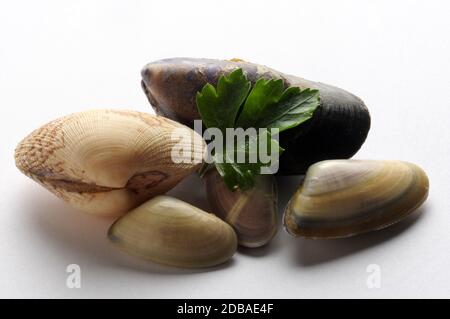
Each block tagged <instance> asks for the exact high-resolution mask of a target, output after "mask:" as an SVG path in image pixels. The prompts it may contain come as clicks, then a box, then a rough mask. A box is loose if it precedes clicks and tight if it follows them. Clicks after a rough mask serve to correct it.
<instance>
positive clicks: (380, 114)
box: [0, 0, 450, 298]
mask: <svg viewBox="0 0 450 319" xmlns="http://www.w3.org/2000/svg"><path fill="white" fill-rule="evenodd" d="M449 12H450V7H449V5H448V2H445V1H440V2H439V1H430V0H427V1H360V0H358V1H280V0H277V1H270V2H269V1H261V0H259V1H243V0H240V1H231V0H227V1H179V2H174V1H167V0H165V1H158V2H156V1H92V0H89V1H60V0H58V1H44V0H41V1H2V2H1V5H0V121H1V126H0V128H1V134H0V146H1V153H0V156H1V157H0V164H1V165H0V167H1V171H0V176H1V184H0V187H1V188H0V297H69V298H72V297H85V298H91V297H138V298H141V297H142V298H147V297H149V298H155V297H160V298H166V297H179V298H195V297H254V298H263V297H267V298H271V297H284V298H311V297H325V298H327V297H355V298H359V297H370V298H371V297H374V298H380V297H387V298H391V297H450V274H449V270H450V254H449V250H450V249H449V248H450V201H449V198H450V185H449V184H450V170H449V167H450V154H449V142H450V129H449V123H450V35H449V34H450V18H449ZM174 56H190V57H209V58H233V57H239V58H243V59H245V60H248V61H252V62H258V63H262V64H265V65H268V66H271V67H274V68H276V69H278V70H280V71H285V72H288V73H292V74H297V75H300V76H302V77H305V78H308V79H312V80H319V81H321V82H325V83H330V84H334V85H336V86H339V87H342V88H345V89H347V90H349V91H351V92H353V93H355V94H357V95H359V96H360V97H362V98H363V99H364V101H365V102H366V104H367V105H368V107H369V109H370V111H371V115H372V128H371V131H370V133H369V137H368V139H367V141H366V143H365V144H364V146H363V147H362V149H361V151H360V152H359V153H358V154H357V155H356V156H355V157H356V158H367V159H402V160H408V161H412V162H415V163H417V164H419V165H421V166H422V167H423V168H424V169H425V170H426V171H427V172H428V174H429V177H430V183H431V189H430V196H429V199H428V201H427V203H426V205H425V206H424V207H423V208H422V209H420V211H419V214H415V215H414V216H413V217H411V218H409V219H408V220H406V221H404V222H403V223H400V224H398V225H396V226H394V227H392V228H390V229H387V230H384V231H379V232H377V233H371V234H367V235H363V236H358V237H354V238H351V239H343V240H329V241H308V240H303V239H294V238H291V237H289V236H288V235H286V234H285V233H284V231H282V230H280V232H279V234H278V235H277V237H276V238H275V239H274V241H273V242H272V243H271V244H270V245H269V246H268V247H266V248H262V249H256V250H248V249H247V250H241V251H239V252H238V253H237V254H236V255H235V257H234V258H233V261H232V262H230V263H228V264H226V265H223V266H221V267H218V268H214V269H208V270H201V271H190V270H177V269H173V268H165V267H162V266H158V265H153V264H148V263H145V262H141V261H140V260H137V259H134V258H132V257H128V256H126V255H124V254H123V253H122V252H120V251H116V250H115V248H114V247H112V246H111V245H110V244H109V242H108V241H107V239H106V236H105V233H106V230H107V228H108V226H109V225H110V223H111V222H112V221H111V220H104V219H97V218H94V217H91V216H87V215H83V214H82V213H79V212H77V211H75V210H73V209H71V208H70V207H68V206H66V205H65V204H64V203H62V202H60V201H59V200H58V199H57V198H56V197H54V196H53V195H52V194H50V193H49V192H47V191H46V190H45V189H42V188H41V187H40V186H38V185H37V184H35V183H34V182H32V181H31V180H29V179H28V178H26V177H25V176H23V175H22V174H20V172H19V171H18V170H17V169H16V168H15V166H14V160H13V154H14V148H15V146H16V144H17V143H18V142H19V141H20V140H21V139H22V138H23V137H24V136H26V135H27V134H28V133H29V132H31V131H32V130H33V129H35V128H37V127H39V126H41V125H42V124H44V123H46V122H48V121H50V120H52V119H54V118H57V117H60V116H62V115H65V114H68V113H72V112H76V111H81V110H85V109H89V108H130V109H135V110H139V111H143V112H152V111H151V108H150V105H149V104H148V102H147V100H146V98H145V96H144V94H143V93H142V92H141V88H140V85H139V81H140V73H139V72H140V69H141V67H142V66H143V65H144V64H145V63H147V62H150V61H153V60H157V59H160V58H165V57H174ZM297 180H298V179H296V178H283V179H280V180H279V187H280V191H281V193H282V194H281V195H280V202H281V203H280V207H281V208H282V207H283V205H284V204H285V202H286V200H287V199H288V198H289V196H290V195H291V194H292V192H293V191H294V188H295V186H296V184H297V183H298V181H297ZM193 189H197V191H196V192H195V191H194V192H193ZM189 192H190V193H189ZM173 194H175V195H176V196H179V197H181V198H184V199H187V200H189V201H191V202H194V203H201V202H202V201H203V199H204V198H203V188H202V185H201V183H200V182H199V181H198V180H197V178H196V177H191V178H190V179H188V180H186V181H185V182H184V183H183V184H182V185H180V186H179V187H177V189H176V190H175V191H174V192H173ZM71 263H76V264H79V265H80V266H81V269H82V287H81V289H68V288H67V287H66V276H67V273H66V272H65V271H66V266H67V265H68V264H71ZM369 264H378V265H379V266H380V267H381V287H380V288H378V289H369V288H368V287H367V285H366V280H367V276H368V275H369V274H368V273H367V272H366V268H367V266H368V265H369Z"/></svg>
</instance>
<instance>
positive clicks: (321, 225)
mask: <svg viewBox="0 0 450 319" xmlns="http://www.w3.org/2000/svg"><path fill="white" fill-rule="evenodd" d="M428 188H429V182H428V177H427V175H426V174H425V172H424V171H423V170H422V169H421V168H420V167H418V166H417V165H414V164H412V163H408V162H402V161H375V160H372V161H364V160H330V161H322V162H319V163H316V164H314V165H312V166H311V167H310V168H309V169H308V171H307V173H306V176H305V180H304V183H303V185H302V186H301V187H300V188H299V190H298V191H297V192H296V193H295V194H294V196H293V197H292V199H291V200H290V202H289V204H288V206H287V208H286V211H285V214H284V224H285V227H286V230H287V231H288V232H289V233H291V234H292V235H295V236H303V237H308V238H338V237H348V236H353V235H357V234H360V233H364V232H368V231H372V230H378V229H382V228H385V227H388V226H390V225H392V224H394V223H396V222H399V221H401V220H403V219H404V218H405V217H407V216H408V215H409V214H411V213H412V212H413V211H414V210H415V209H416V208H418V207H419V206H420V205H421V204H422V203H423V202H424V201H425V200H426V198H427V196H428Z"/></svg>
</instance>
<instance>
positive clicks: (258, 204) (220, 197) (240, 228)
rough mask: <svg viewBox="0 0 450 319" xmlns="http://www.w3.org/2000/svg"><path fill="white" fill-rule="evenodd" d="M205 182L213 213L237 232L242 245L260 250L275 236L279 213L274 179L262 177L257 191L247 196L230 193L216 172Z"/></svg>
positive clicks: (209, 173)
mask: <svg viewBox="0 0 450 319" xmlns="http://www.w3.org/2000/svg"><path fill="white" fill-rule="evenodd" d="M203 179H204V180H205V187H206V194H207V198H208V201H209V203H210V205H211V208H212V212H213V213H214V214H215V215H217V216H219V217H220V218H221V219H223V220H224V221H226V222H227V223H228V224H230V225H231V226H232V227H233V228H234V230H235V231H236V234H237V236H238V240H239V245H241V246H245V247H260V246H263V245H265V244H267V243H268V242H269V241H270V240H271V239H272V238H273V237H274V236H275V234H276V233H277V230H278V216H277V213H278V209H277V193H276V188H275V184H274V178H273V176H271V175H262V176H259V177H258V179H257V182H256V185H255V187H253V188H252V189H250V190H248V191H245V192H244V191H240V190H236V191H234V192H233V191H231V190H229V189H228V187H227V186H226V184H225V183H224V181H223V179H222V177H221V176H220V175H219V173H218V172H217V171H216V170H215V169H213V170H210V171H208V172H206V174H205V176H204V177H203Z"/></svg>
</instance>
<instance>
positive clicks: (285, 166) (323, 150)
mask: <svg viewBox="0 0 450 319" xmlns="http://www.w3.org/2000/svg"><path fill="white" fill-rule="evenodd" d="M237 68H242V69H243V71H244V72H245V73H246V75H247V77H248V79H249V80H250V81H252V82H253V83H254V82H255V81H256V80H257V79H258V78H266V79H268V78H275V79H282V80H283V81H284V84H285V85H286V86H298V87H301V88H312V89H318V90H319V91H320V99H321V104H320V106H319V107H318V108H317V110H316V111H315V112H314V115H313V117H312V118H311V119H310V120H308V121H306V122H305V123H303V124H301V125H299V126H297V127H295V128H292V129H290V130H287V131H284V132H282V133H281V134H280V143H281V146H282V147H283V148H284V149H285V151H284V152H283V154H282V155H281V157H280V169H279V173H280V174H303V173H304V172H305V171H306V170H307V168H308V167H309V166H310V165H311V164H313V163H316V162H318V161H321V160H325V159H343V158H350V157H351V156H353V155H354V154H355V153H356V152H357V151H358V150H359V148H360V147H361V145H362V144H363V143H364V141H365V139H366V137H367V134H368V132H369V128H370V115H369V111H368V109H367V107H366V106H365V105H364V102H363V101H362V100H361V99H360V98H358V97H356V96H355V95H353V94H351V93H349V92H347V91H344V90H342V89H340V88H337V87H334V86H331V85H328V84H323V83H320V82H314V81H309V80H306V79H303V78H300V77H296V76H292V75H287V74H284V73H281V72H279V71H276V70H274V69H271V68H268V67H266V66H263V65H258V64H254V63H250V62H245V61H242V60H239V59H233V60H229V61H228V60H213V59H195V58H171V59H164V60H159V61H156V62H152V63H149V64H147V65H146V66H145V67H144V68H143V69H142V72H141V73H142V88H143V90H144V92H145V94H146V95H147V98H148V100H149V101H150V103H151V105H152V106H153V108H154V109H155V111H156V112H157V113H158V114H161V115H163V116H166V117H169V118H171V119H174V120H176V121H179V122H181V123H184V124H186V125H188V126H190V127H193V121H194V120H195V119H200V115H199V113H198V111H197V105H196V101H195V96H196V93H197V92H198V91H200V90H201V89H202V87H203V86H204V85H205V84H206V83H212V84H214V85H216V84H217V81H218V79H219V77H220V76H221V75H224V74H228V73H230V72H232V71H233V70H235V69H237Z"/></svg>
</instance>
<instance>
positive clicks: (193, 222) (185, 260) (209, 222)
mask: <svg viewBox="0 0 450 319" xmlns="http://www.w3.org/2000/svg"><path fill="white" fill-rule="evenodd" d="M108 237H109V239H110V240H111V241H112V242H113V243H114V244H116V245H117V246H118V247H120V248H122V249H123V250H124V251H126V252H128V253H130V254H132V255H135V256H138V257H141V258H143V259H146V260H149V261H154V262H158V263H162V264H166V265H172V266H177V267H189V268H192V267H194V268H196V267H209V266H214V265H218V264H221V263H223V262H225V261H227V260H228V259H230V258H231V257H232V256H233V254H234V253H235V251H236V248H237V238H236V234H235V233H234V231H233V229H232V228H231V227H230V226H229V225H228V224H226V223H225V222H223V221H222V220H220V219H219V218H218V217H216V216H214V215H213V214H208V213H206V212H204V211H202V210H201V209H199V208H197V207H194V206H192V205H190V204H188V203H185V202H183V201H181V200H178V199H176V198H173V197H168V196H157V197H155V198H153V199H151V200H149V201H148V202H146V203H144V204H142V205H141V206H139V207H137V208H135V209H134V210H132V211H130V212H129V213H128V214H126V215H125V216H123V217H121V218H119V219H118V220H117V221H116V222H115V223H114V224H113V225H112V226H111V228H110V229H109V232H108Z"/></svg>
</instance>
